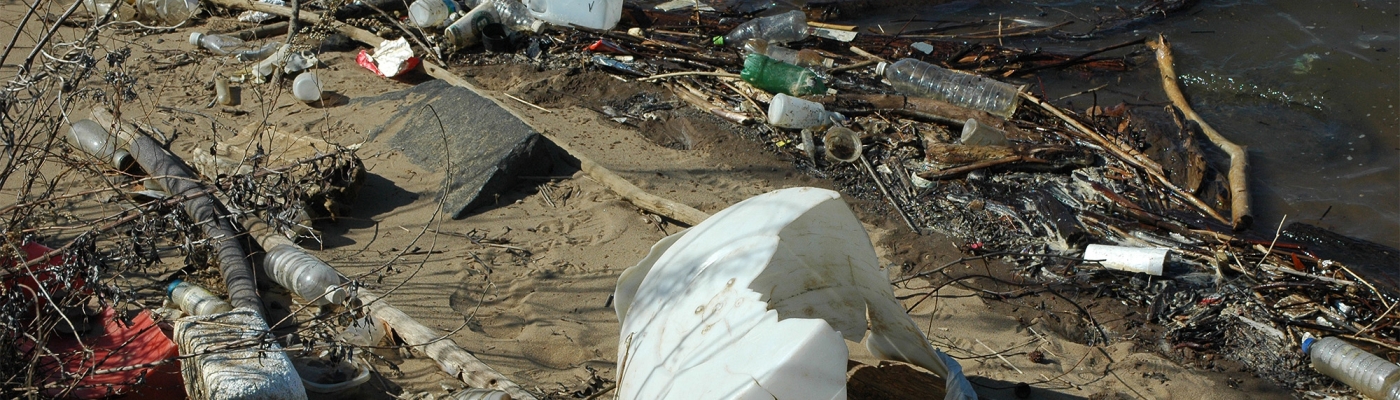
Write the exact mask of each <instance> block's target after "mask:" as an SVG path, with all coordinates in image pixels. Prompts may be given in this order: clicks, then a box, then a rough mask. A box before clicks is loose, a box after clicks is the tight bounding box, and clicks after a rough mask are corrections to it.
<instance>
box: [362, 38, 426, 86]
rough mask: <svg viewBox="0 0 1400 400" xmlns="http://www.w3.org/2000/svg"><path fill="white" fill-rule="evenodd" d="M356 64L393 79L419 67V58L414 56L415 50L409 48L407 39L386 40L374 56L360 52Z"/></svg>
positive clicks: (376, 49) (375, 51) (377, 48)
mask: <svg viewBox="0 0 1400 400" xmlns="http://www.w3.org/2000/svg"><path fill="white" fill-rule="evenodd" d="M355 62H356V63H357V64H360V66H362V67H365V69H368V70H370V71H371V72H374V73H375V74H377V75H379V76H382V77H385V78H393V77H395V76H398V75H399V74H401V73H404V72H407V71H410V70H412V69H414V68H417V67H418V57H415V56H413V48H412V47H409V45H408V39H405V38H398V39H394V40H385V41H384V42H382V43H380V44H379V47H376V48H375V50H374V55H370V54H369V53H368V52H366V51H365V50H360V54H359V55H358V56H356V57H355Z"/></svg>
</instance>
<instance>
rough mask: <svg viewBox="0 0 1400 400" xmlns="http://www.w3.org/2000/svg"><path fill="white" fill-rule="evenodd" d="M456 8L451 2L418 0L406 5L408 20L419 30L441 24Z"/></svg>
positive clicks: (450, 0)
mask: <svg viewBox="0 0 1400 400" xmlns="http://www.w3.org/2000/svg"><path fill="white" fill-rule="evenodd" d="M454 12H457V6H456V5H455V4H452V0H418V1H415V2H413V4H409V5H408V20H409V22H412V23H413V25H416V26H418V27H419V28H430V27H434V26H438V25H441V24H442V21H446V20H447V17H448V16H450V15H452V13H454Z"/></svg>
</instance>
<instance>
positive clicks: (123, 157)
mask: <svg viewBox="0 0 1400 400" xmlns="http://www.w3.org/2000/svg"><path fill="white" fill-rule="evenodd" d="M68 142H69V143H72V144H73V145H74V146H77V147H78V149H79V150H82V151H83V152H85V153H88V154H91V155H92V156H93V157H97V159H99V160H102V161H104V162H106V163H108V165H111V166H112V167H113V168H116V169H117V170H126V169H127V168H130V167H131V165H132V164H135V163H136V159H134V158H132V157H131V153H128V152H127V151H126V150H122V149H120V147H121V146H122V145H119V144H118V142H120V140H119V139H117V137H116V136H114V135H112V134H110V133H107V129H105V128H103V127H102V125H101V124H98V123H97V122H93V121H92V120H90V119H85V120H82V121H78V122H74V123H73V126H71V127H69V129H68Z"/></svg>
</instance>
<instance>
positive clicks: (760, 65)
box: [739, 54, 826, 97]
mask: <svg viewBox="0 0 1400 400" xmlns="http://www.w3.org/2000/svg"><path fill="white" fill-rule="evenodd" d="M739 77H740V78H743V79H744V81H745V82H748V83H749V84H750V85H753V86H754V87H756V88H759V89H763V90H766V91H768V92H771V93H782V94H786V95H789V96H798V97H801V96H810V95H814V94H826V84H824V83H822V78H821V77H818V76H817V73H815V72H812V70H810V69H806V68H802V67H799V66H796V65H792V64H788V63H785V62H782V61H778V60H774V59H772V58H769V57H768V56H765V55H762V54H749V55H748V56H747V57H744V70H743V71H742V72H740V73H739Z"/></svg>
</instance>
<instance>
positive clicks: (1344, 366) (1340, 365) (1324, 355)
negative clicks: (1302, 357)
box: [1303, 337, 1400, 400]
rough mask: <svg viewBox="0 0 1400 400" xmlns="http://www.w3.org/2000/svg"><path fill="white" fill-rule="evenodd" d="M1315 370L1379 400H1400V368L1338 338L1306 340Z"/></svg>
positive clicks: (1305, 344)
mask: <svg viewBox="0 0 1400 400" xmlns="http://www.w3.org/2000/svg"><path fill="white" fill-rule="evenodd" d="M1303 352H1304V353H1307V354H1308V355H1309V356H1310V357H1312V365H1313V369H1316V370H1317V372H1321V373H1323V374H1325V375H1327V376H1330V377H1332V378H1335V379H1337V380H1338V381H1341V382H1342V383H1345V384H1347V386H1351V387H1352V388H1353V389H1356V391H1358V392H1361V394H1364V395H1366V396H1367V397H1370V398H1373V399H1377V400H1400V365H1395V363H1392V362H1390V361H1387V360H1386V359H1384V358H1380V357H1377V356H1376V355H1374V354H1371V353H1368V352H1366V351H1365V350H1362V349H1359V348H1356V346H1352V345H1351V344H1350V343H1347V342H1346V341H1343V340H1341V339H1338V338H1335V337H1325V338H1322V339H1321V340H1317V339H1313V338H1307V339H1303Z"/></svg>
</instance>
